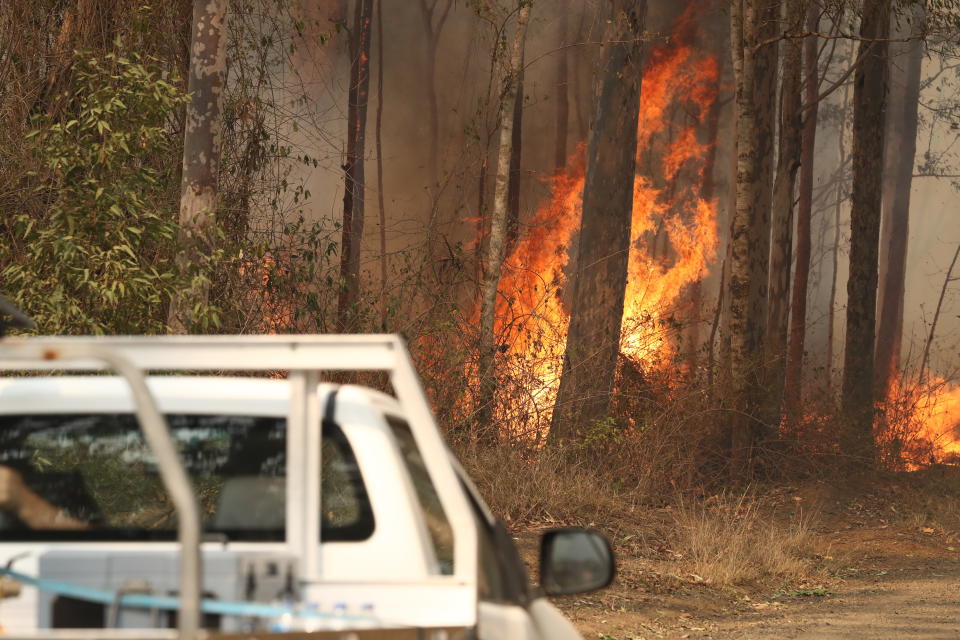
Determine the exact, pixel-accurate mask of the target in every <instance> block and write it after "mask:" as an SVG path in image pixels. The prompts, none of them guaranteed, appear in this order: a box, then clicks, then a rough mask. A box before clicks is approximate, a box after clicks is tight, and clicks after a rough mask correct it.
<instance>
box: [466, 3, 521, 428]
mask: <svg viewBox="0 0 960 640" xmlns="http://www.w3.org/2000/svg"><path fill="white" fill-rule="evenodd" d="M529 18H530V5H529V4H526V3H522V4H521V5H520V11H519V13H518V15H517V30H516V33H515V35H514V38H513V49H512V51H511V53H510V68H509V69H508V71H507V77H506V79H505V84H506V86H505V90H504V92H503V99H502V101H501V103H500V109H501V113H502V116H501V119H500V148H499V153H498V154H497V177H496V183H495V186H494V194H493V212H492V214H491V218H490V240H489V242H488V244H487V273H486V277H485V278H484V282H483V297H482V299H481V301H480V394H479V412H478V422H479V424H480V427H481V429H482V430H483V431H482V432H481V434H480V437H481V439H482V440H484V441H486V442H495V441H496V438H497V434H496V431H495V429H494V425H493V424H492V416H493V404H494V397H495V395H496V386H497V385H496V371H495V370H494V366H495V357H496V353H497V345H496V342H495V340H496V338H495V336H494V326H495V323H496V311H497V288H498V287H499V286H500V273H501V271H502V269H503V258H504V255H505V253H506V241H507V234H508V229H507V228H508V226H509V219H508V218H509V212H508V200H509V197H508V196H509V182H510V160H511V155H512V154H511V150H512V149H511V147H512V146H513V126H514V121H513V116H514V110H515V107H516V105H515V101H516V96H517V92H518V84H519V81H520V73H521V72H522V64H523V46H524V43H525V41H526V33H527V21H528V20H529Z"/></svg>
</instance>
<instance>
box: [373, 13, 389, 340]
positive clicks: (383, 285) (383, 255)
mask: <svg viewBox="0 0 960 640" xmlns="http://www.w3.org/2000/svg"><path fill="white" fill-rule="evenodd" d="M376 11H377V125H376V127H377V128H376V134H375V137H376V145H377V205H378V207H379V210H380V325H381V327H382V328H383V330H384V331H386V330H387V310H388V304H389V303H388V302H387V208H386V205H385V204H384V195H383V140H382V136H381V134H382V130H383V44H384V41H383V0H377V9H376Z"/></svg>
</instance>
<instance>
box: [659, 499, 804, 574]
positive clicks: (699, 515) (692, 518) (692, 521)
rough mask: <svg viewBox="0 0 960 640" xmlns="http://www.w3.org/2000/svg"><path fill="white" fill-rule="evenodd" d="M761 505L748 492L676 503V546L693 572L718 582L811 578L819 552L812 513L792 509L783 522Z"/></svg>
mask: <svg viewBox="0 0 960 640" xmlns="http://www.w3.org/2000/svg"><path fill="white" fill-rule="evenodd" d="M761 505H762V503H761V501H760V500H759V499H758V498H757V497H755V496H750V495H747V494H743V495H740V496H738V497H723V496H721V497H715V498H713V499H711V500H708V501H705V502H701V503H697V504H695V505H687V504H681V505H680V507H679V508H678V509H677V511H676V516H675V535H676V546H677V547H678V550H679V551H680V552H681V553H682V554H683V555H684V557H685V559H686V560H688V561H689V562H690V563H691V565H692V571H693V573H695V574H696V575H697V576H699V577H700V578H702V579H703V581H704V582H707V583H710V584H714V585H718V586H719V585H742V584H746V583H753V582H758V581H761V580H765V579H769V578H783V579H788V580H798V579H804V578H808V577H810V575H811V574H812V572H813V570H814V566H813V565H814V563H813V559H814V557H815V556H816V555H817V551H818V550H817V549H816V544H815V540H814V536H813V531H812V529H811V524H812V522H813V519H814V518H813V517H812V516H811V515H810V514H805V513H803V512H800V511H797V512H796V513H795V514H793V515H792V517H789V518H788V519H787V520H786V521H784V520H783V519H782V517H780V516H777V515H776V514H772V513H769V514H768V513H764V510H763V509H762V506H761Z"/></svg>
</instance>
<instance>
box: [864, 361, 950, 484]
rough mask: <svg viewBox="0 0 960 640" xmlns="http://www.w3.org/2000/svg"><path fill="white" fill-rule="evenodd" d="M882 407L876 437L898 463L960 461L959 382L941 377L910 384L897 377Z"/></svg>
mask: <svg viewBox="0 0 960 640" xmlns="http://www.w3.org/2000/svg"><path fill="white" fill-rule="evenodd" d="M879 408H880V409H881V411H882V415H883V416H884V418H883V420H881V421H879V422H878V425H877V426H878V433H877V440H878V441H879V442H881V443H886V444H887V448H889V449H891V454H892V458H891V462H892V463H893V464H894V465H895V466H899V465H901V464H903V465H905V467H906V468H907V469H910V470H915V469H919V468H921V467H923V466H926V465H927V464H930V463H933V462H940V463H951V464H958V463H960V385H957V384H956V383H953V382H949V381H947V380H945V379H943V378H939V377H934V378H932V379H930V380H927V381H926V382H925V384H923V385H919V384H909V383H906V382H904V381H903V380H902V379H901V377H900V376H895V377H894V378H893V379H891V381H890V387H889V391H888V394H887V398H886V400H885V401H884V402H882V403H880V405H879Z"/></svg>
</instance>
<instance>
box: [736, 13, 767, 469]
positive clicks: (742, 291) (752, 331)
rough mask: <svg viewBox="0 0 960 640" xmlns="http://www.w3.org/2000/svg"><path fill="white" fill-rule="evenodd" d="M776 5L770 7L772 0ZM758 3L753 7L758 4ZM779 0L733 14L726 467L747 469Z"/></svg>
mask: <svg viewBox="0 0 960 640" xmlns="http://www.w3.org/2000/svg"><path fill="white" fill-rule="evenodd" d="M771 4H774V6H773V7H771V6H770V5H771ZM758 5H759V6H758ZM778 8H779V3H761V2H758V1H757V0H735V1H734V3H733V10H732V12H731V23H732V34H733V37H732V44H733V47H734V69H735V77H736V102H737V204H736V210H735V213H734V216H733V222H732V224H731V243H732V251H731V262H730V285H729V286H730V340H731V345H730V355H731V366H732V378H733V380H732V382H733V391H734V394H735V396H736V398H737V403H738V405H739V406H740V407H741V411H740V413H738V414H737V416H736V417H734V418H733V419H732V422H731V425H730V426H731V429H730V470H731V473H732V474H733V475H735V476H743V475H747V474H749V473H750V472H751V469H752V464H753V458H754V448H755V447H756V445H757V444H758V443H759V442H760V441H761V440H762V439H763V438H764V437H765V436H766V432H767V429H766V425H765V424H764V423H763V422H762V421H761V420H760V416H759V412H758V408H759V404H760V398H761V395H762V390H763V382H764V381H763V364H764V363H763V342H764V335H765V331H764V325H765V322H766V315H767V314H766V304H765V300H766V285H767V266H768V259H769V250H770V201H771V184H770V180H771V177H772V176H771V173H772V161H771V158H772V150H773V124H774V122H773V111H774V110H773V102H774V99H773V96H774V94H775V92H776V86H775V76H776V69H777V57H776V53H775V51H776V46H775V45H765V46H760V43H761V42H763V41H764V40H766V39H768V35H769V33H770V31H771V29H775V28H776V21H775V20H776V16H777V12H776V11H775V9H778Z"/></svg>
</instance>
